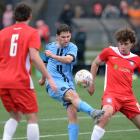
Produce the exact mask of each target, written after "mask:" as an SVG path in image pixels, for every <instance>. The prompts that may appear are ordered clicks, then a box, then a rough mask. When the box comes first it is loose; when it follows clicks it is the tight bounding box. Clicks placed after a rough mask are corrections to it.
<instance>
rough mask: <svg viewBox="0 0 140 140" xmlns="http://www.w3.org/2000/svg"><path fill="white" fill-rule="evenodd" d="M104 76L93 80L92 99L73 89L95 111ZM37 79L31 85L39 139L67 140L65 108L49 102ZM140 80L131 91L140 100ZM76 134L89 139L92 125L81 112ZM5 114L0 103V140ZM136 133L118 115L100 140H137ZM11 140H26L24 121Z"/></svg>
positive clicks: (130, 124)
mask: <svg viewBox="0 0 140 140" xmlns="http://www.w3.org/2000/svg"><path fill="white" fill-rule="evenodd" d="M103 80H104V77H100V76H98V77H97V80H96V91H95V93H94V95H93V96H89V95H88V93H87V91H86V89H84V88H81V87H77V92H78V93H79V95H80V97H81V98H82V99H83V100H85V101H87V102H88V103H89V104H91V105H92V106H93V107H95V108H100V103H101V96H102V93H103ZM37 82H38V79H37V78H36V77H34V84H35V87H36V91H37V93H38V94H37V97H38V102H39V110H40V111H39V114H38V115H39V125H40V140H46V139H47V140H56V139H57V140H68V135H67V118H66V111H65V109H64V108H63V107H62V106H61V105H60V104H59V103H57V102H55V101H54V100H52V99H51V98H50V97H49V96H48V95H47V94H46V92H45V88H44V87H40V86H38V83H37ZM139 85H140V80H139V79H137V80H135V81H134V84H133V89H134V91H135V94H136V96H137V97H138V100H139V101H140V96H139V94H140V93H139V91H140V86H139ZM78 116H79V124H80V134H79V140H90V136H91V132H92V128H93V125H94V124H93V122H92V119H91V118H90V117H89V116H87V115H86V114H84V113H78ZM8 117H9V116H8V114H7V113H6V111H5V110H4V108H3V106H2V104H1V102H0V139H1V138H2V132H3V126H4V122H5V121H6V120H7V119H8ZM139 138H140V133H139V131H138V130H137V128H136V127H135V126H133V124H132V123H131V122H130V121H129V120H127V119H126V118H125V117H124V116H123V115H122V114H121V113H118V114H116V116H115V117H113V118H112V119H111V121H110V123H109V124H108V126H107V127H106V133H105V136H104V137H103V138H102V140H124V139H125V140H139ZM14 139H17V140H20V139H23V140H25V139H27V138H26V121H25V118H24V117H23V121H22V122H21V123H20V124H19V126H18V129H17V132H16V134H15V136H14Z"/></svg>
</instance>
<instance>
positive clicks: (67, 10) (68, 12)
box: [56, 3, 74, 26]
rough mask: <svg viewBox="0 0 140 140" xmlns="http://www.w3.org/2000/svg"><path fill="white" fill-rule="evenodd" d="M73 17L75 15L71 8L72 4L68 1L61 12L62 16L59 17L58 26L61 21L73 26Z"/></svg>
mask: <svg viewBox="0 0 140 140" xmlns="http://www.w3.org/2000/svg"><path fill="white" fill-rule="evenodd" d="M73 17H74V12H73V10H72V8H71V5H70V4H69V3H66V4H65V5H64V7H63V10H62V12H61V14H60V17H59V19H58V22H57V24H56V26H59V24H60V23H65V24H67V25H69V26H72V18H73Z"/></svg>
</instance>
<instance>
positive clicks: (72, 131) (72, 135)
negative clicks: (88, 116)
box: [68, 123, 79, 140]
mask: <svg viewBox="0 0 140 140" xmlns="http://www.w3.org/2000/svg"><path fill="white" fill-rule="evenodd" d="M68 133H69V140H78V133H79V125H78V124H76V123H71V124H69V125H68Z"/></svg>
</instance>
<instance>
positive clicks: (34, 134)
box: [27, 123, 39, 140]
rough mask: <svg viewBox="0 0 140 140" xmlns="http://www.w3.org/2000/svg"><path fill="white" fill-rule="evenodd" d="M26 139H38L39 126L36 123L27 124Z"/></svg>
mask: <svg viewBox="0 0 140 140" xmlns="http://www.w3.org/2000/svg"><path fill="white" fill-rule="evenodd" d="M27 139H28V140H39V126H38V124H36V123H32V124H28V125H27Z"/></svg>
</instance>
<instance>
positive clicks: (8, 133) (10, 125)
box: [2, 118, 18, 140]
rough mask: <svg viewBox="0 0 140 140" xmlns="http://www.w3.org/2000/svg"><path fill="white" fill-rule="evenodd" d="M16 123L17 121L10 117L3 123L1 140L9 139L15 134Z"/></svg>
mask: <svg viewBox="0 0 140 140" xmlns="http://www.w3.org/2000/svg"><path fill="white" fill-rule="evenodd" d="M17 125H18V122H17V121H16V120H15V119H13V118H10V119H9V120H8V121H7V122H6V123H5V125H4V132H3V138H2V140H11V139H12V138H13V135H14V134H15V131H16V128H17Z"/></svg>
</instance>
